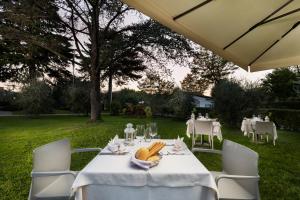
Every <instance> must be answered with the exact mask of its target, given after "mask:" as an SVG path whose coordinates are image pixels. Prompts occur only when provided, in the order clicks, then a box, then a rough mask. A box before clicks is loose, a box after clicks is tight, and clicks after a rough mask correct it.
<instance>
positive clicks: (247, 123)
mask: <svg viewBox="0 0 300 200" xmlns="http://www.w3.org/2000/svg"><path fill="white" fill-rule="evenodd" d="M242 123H243V125H242V127H243V130H242V131H244V133H246V134H247V136H248V137H251V135H252V140H253V142H254V129H253V123H252V121H251V119H248V118H244V120H243V122H242Z"/></svg>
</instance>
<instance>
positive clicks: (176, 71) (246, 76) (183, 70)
mask: <svg viewBox="0 0 300 200" xmlns="http://www.w3.org/2000/svg"><path fill="white" fill-rule="evenodd" d="M147 18H148V17H147V16H145V15H141V16H137V15H135V14H134V13H130V14H128V15H127V16H126V18H125V22H124V25H127V24H131V23H134V22H138V21H139V20H141V19H143V20H145V19H147ZM167 67H168V68H169V69H171V70H172V76H173V78H174V80H175V83H176V86H180V82H181V81H182V80H183V79H184V77H185V76H186V74H187V73H189V71H190V70H189V68H188V67H181V66H176V65H174V64H172V65H171V64H170V65H168V66H167ZM70 69H71V68H70ZM271 71H272V70H266V71H261V72H252V73H250V72H247V71H245V70H243V69H242V68H238V69H237V70H235V72H234V73H233V74H232V75H231V77H233V78H236V79H238V80H247V81H259V80H261V79H262V78H264V77H265V76H266V74H268V73H270V72H271ZM6 85H7V83H1V82H0V87H5V86H6ZM121 88H131V89H137V83H136V82H129V83H128V84H127V85H124V86H123V87H114V90H119V89H121ZM209 94H210V91H209V90H208V91H206V95H209Z"/></svg>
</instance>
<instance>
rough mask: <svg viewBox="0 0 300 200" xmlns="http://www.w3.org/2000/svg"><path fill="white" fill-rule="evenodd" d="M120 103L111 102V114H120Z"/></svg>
mask: <svg viewBox="0 0 300 200" xmlns="http://www.w3.org/2000/svg"><path fill="white" fill-rule="evenodd" d="M120 109H121V105H120V103H119V102H112V103H111V109H110V114H111V115H119V114H120Z"/></svg>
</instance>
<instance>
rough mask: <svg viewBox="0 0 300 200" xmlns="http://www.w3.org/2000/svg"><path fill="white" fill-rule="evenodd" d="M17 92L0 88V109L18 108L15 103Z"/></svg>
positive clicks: (10, 109) (11, 109)
mask: <svg viewBox="0 0 300 200" xmlns="http://www.w3.org/2000/svg"><path fill="white" fill-rule="evenodd" d="M16 98H17V93H15V92H13V91H8V90H1V89H0V105H1V110H4V111H15V110H19V109H20V108H19V107H18V105H17V104H16V102H15V101H16Z"/></svg>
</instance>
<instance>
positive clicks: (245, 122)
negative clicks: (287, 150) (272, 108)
mask: <svg viewBox="0 0 300 200" xmlns="http://www.w3.org/2000/svg"><path fill="white" fill-rule="evenodd" d="M257 121H263V120H262V119H260V118H257V117H255V118H251V119H248V120H247V119H243V121H242V125H241V131H242V132H243V133H244V136H246V135H248V132H247V131H249V130H247V128H246V126H247V125H248V126H249V124H247V123H250V126H251V127H252V129H253V133H255V130H256V127H255V126H256V122H257ZM270 134H271V135H272V137H273V139H274V140H277V138H278V135H277V128H276V125H275V123H274V122H273V132H272V133H270Z"/></svg>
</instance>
